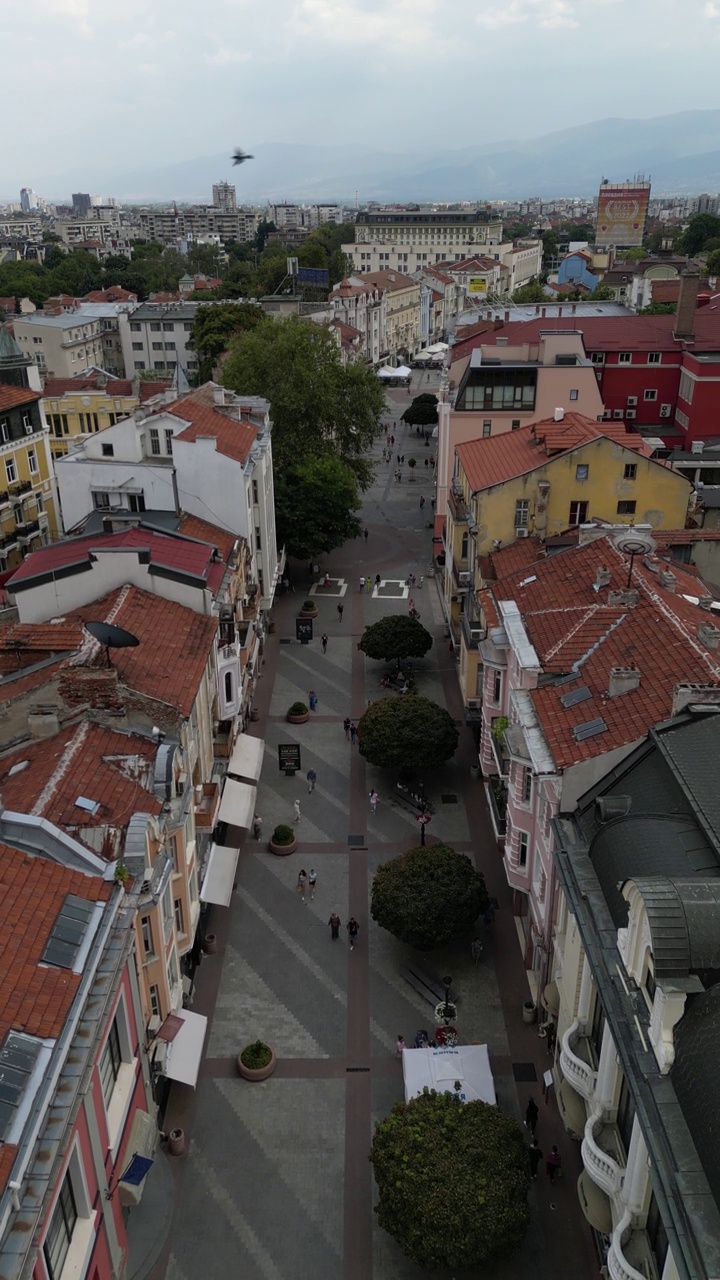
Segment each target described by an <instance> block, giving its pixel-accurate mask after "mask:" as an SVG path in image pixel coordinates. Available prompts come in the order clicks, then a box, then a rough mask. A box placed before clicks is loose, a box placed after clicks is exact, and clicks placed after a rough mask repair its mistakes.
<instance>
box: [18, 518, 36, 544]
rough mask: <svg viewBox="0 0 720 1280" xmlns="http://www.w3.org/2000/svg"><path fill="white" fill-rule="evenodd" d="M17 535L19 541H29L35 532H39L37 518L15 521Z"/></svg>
mask: <svg viewBox="0 0 720 1280" xmlns="http://www.w3.org/2000/svg"><path fill="white" fill-rule="evenodd" d="M16 528H17V535H18V538H19V539H20V541H21V542H29V541H30V539H31V538H33V537H34V536H35V534H36V533H39V532H40V521H39V520H23V521H20V520H18V521H17V525H16Z"/></svg>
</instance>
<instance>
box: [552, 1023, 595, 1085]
mask: <svg viewBox="0 0 720 1280" xmlns="http://www.w3.org/2000/svg"><path fill="white" fill-rule="evenodd" d="M579 1032H580V1023H579V1021H578V1019H577V1018H576V1019H575V1021H574V1022H573V1023H572V1024H571V1025H570V1026H569V1027H568V1029H567V1031H566V1032H565V1034H564V1036H563V1038H562V1047H561V1049H560V1070H561V1071H562V1073H563V1075H564V1077H565V1079H566V1080H567V1082H568V1084H570V1085H572V1087H573V1089H574V1090H575V1092H576V1093H579V1094H580V1095H581V1097H583V1098H592V1097H593V1095H594V1093H595V1085H596V1084H597V1071H595V1069H594V1068H593V1067H591V1066H590V1065H589V1063H587V1062H583V1060H582V1058H579V1057H578V1056H577V1054H576V1053H574V1052H573V1045H574V1044H575V1041H576V1040H577V1039H578V1036H579Z"/></svg>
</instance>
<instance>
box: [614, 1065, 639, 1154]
mask: <svg viewBox="0 0 720 1280" xmlns="http://www.w3.org/2000/svg"><path fill="white" fill-rule="evenodd" d="M634 1118H635V1103H634V1102H633V1098H632V1094H631V1093H630V1090H629V1089H628V1086H627V1080H626V1079H625V1076H623V1078H622V1084H621V1085H620V1100H619V1102H618V1109H617V1121H616V1123H617V1127H618V1129H619V1131H620V1137H621V1138H622V1141H623V1146H624V1148H625V1151H626V1153H627V1151H628V1150H629V1148H630V1138H631V1135H632V1129H633V1120H634Z"/></svg>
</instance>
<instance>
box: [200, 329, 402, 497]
mask: <svg viewBox="0 0 720 1280" xmlns="http://www.w3.org/2000/svg"><path fill="white" fill-rule="evenodd" d="M223 381H224V383H225V386H226V387H232V389H233V390H234V391H238V392H241V393H244V394H246V395H257V396H266V397H267V399H268V400H269V401H270V404H271V406H272V418H273V460H274V463H275V468H276V471H281V470H282V469H283V467H290V466H293V465H294V464H295V463H296V461H297V459H298V458H302V459H303V461H310V460H311V459H312V458H319V457H322V456H327V455H328V454H330V455H334V456H335V457H337V458H339V459H340V460H341V461H342V462H344V463H346V465H347V466H349V467H351V468H352V470H353V472H354V473H355V476H356V478H357V481H358V484H359V485H360V487H361V488H366V487H367V486H368V484H369V483H370V480H371V478H372V468H371V466H370V463H369V462H368V460H367V450H368V449H369V447H370V445H371V444H372V442H373V440H374V439H375V437H376V436H377V435H378V433H379V431H380V414H381V413H382V412H383V409H384V406H385V392H384V390H383V388H382V386H381V385H380V382H379V379H378V378H377V377H375V375H374V374H373V373H372V371H371V370H368V369H366V368H365V367H364V366H363V365H361V364H351V365H348V367H347V368H343V364H342V361H341V359H340V353H339V351H338V349H337V345H336V342H335V338H334V336H333V335H332V334H330V333H329V332H328V330H327V329H325V328H323V327H321V326H320V325H315V324H310V323H308V322H307V321H305V320H299V319H295V318H292V319H289V320H280V321H277V320H272V319H270V318H268V317H264V318H263V320H262V322H261V323H260V324H259V325H257V326H256V328H254V329H253V330H252V331H251V332H246V333H243V334H241V335H240V336H239V337H238V338H236V339H235V340H234V341H233V343H232V345H231V347H230V351H229V354H228V357H227V360H226V361H225V364H224V366H223Z"/></svg>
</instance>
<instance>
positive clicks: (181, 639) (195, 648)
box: [75, 587, 218, 716]
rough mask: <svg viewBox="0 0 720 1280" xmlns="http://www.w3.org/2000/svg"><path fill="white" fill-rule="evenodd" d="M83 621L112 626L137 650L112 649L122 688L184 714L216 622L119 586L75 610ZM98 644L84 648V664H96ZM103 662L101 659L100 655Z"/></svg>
mask: <svg viewBox="0 0 720 1280" xmlns="http://www.w3.org/2000/svg"><path fill="white" fill-rule="evenodd" d="M75 616H76V617H79V618H81V619H82V621H83V622H86V621H90V620H95V621H104V622H112V623H114V624H115V626H118V627H124V628H125V630H126V631H130V632H131V633H132V635H134V636H135V637H136V638H137V639H138V640H139V641H140V644H139V645H138V647H137V648H136V649H113V655H112V664H113V667H114V668H115V670H116V671H117V673H118V677H119V680H120V682H121V684H124V685H126V686H127V687H128V688H130V689H135V690H137V692H138V693H141V694H143V695H145V696H147V697H149V698H156V699H157V700H158V701H160V702H164V703H165V704H166V705H167V706H170V707H174V708H176V709H177V711H179V713H180V714H181V715H182V716H189V715H190V712H191V711H192V707H193V703H194V701H195V698H196V696H197V692H198V689H199V687H200V681H201V679H202V676H203V672H204V671H205V667H206V666H207V663H208V659H209V657H210V653H211V651H212V646H213V643H214V640H215V634H216V632H217V626H218V623H217V618H213V617H210V616H208V615H207V614H202V613H194V612H193V610H192V609H186V608H185V606H184V605H181V604H175V602H174V601H173V600H163V599H161V598H160V597H159V596H154V595H151V594H150V592H148V591H142V590H141V589H140V588H139V587H122V588H121V590H120V591H113V592H111V593H110V594H109V595H107V596H103V597H102V599H100V600H95V601H93V603H92V604H89V605H87V606H85V607H84V608H83V609H80V610H78V612H77V614H76V615H75ZM99 658H100V646H99V645H98V644H97V643H96V642H94V641H93V642H92V643H90V644H88V662H89V665H95V664H97V661H98V660H99ZM102 661H103V662H104V655H103V657H102Z"/></svg>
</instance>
